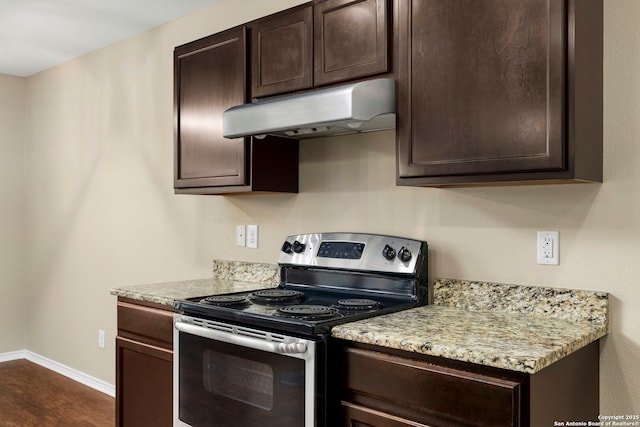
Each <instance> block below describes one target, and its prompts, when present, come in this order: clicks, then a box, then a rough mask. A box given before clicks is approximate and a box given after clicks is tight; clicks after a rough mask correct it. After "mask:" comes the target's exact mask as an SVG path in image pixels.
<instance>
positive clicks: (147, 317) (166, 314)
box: [118, 301, 173, 349]
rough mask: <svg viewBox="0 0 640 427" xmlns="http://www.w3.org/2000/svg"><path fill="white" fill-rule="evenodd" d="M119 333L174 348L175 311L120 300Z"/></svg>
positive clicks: (152, 343)
mask: <svg viewBox="0 0 640 427" xmlns="http://www.w3.org/2000/svg"><path fill="white" fill-rule="evenodd" d="M118 335H119V336H121V337H125V338H129V339H133V340H135V341H139V342H142V343H145V344H150V345H154V346H158V347H163V348H167V349H172V348H173V311H171V310H162V309H157V308H152V307H145V306H141V305H137V304H132V303H128V302H122V301H118Z"/></svg>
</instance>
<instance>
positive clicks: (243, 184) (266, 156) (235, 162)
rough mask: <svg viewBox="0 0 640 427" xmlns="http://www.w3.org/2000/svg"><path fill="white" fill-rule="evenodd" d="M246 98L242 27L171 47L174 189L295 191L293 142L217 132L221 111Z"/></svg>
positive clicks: (196, 191)
mask: <svg viewBox="0 0 640 427" xmlns="http://www.w3.org/2000/svg"><path fill="white" fill-rule="evenodd" d="M247 98H248V94H247V43H246V29H245V27H236V28H232V29H230V30H227V31H224V32H221V33H217V34H214V35H212V36H209V37H205V38H203V39H200V40H196V41H194V42H191V43H188V44H185V45H182V46H178V47H177V48H175V50H174V132H175V135H174V149H175V152H174V188H175V192H176V193H187V194H222V193H243V192H250V191H265V192H271V191H282V192H297V191H298V142H297V141H295V140H284V139H283V138H274V137H267V138H265V139H264V140H254V139H252V138H237V139H227V138H224V137H223V136H222V113H223V112H224V111H225V110H226V109H227V108H230V107H232V106H235V105H239V104H244V103H245V102H246V101H247Z"/></svg>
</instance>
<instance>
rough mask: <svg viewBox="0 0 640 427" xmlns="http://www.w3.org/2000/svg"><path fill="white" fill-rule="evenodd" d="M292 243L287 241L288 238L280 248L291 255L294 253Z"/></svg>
mask: <svg viewBox="0 0 640 427" xmlns="http://www.w3.org/2000/svg"><path fill="white" fill-rule="evenodd" d="M292 246H293V245H292V244H291V243H289V242H287V241H286V240H285V241H284V243H283V244H282V248H280V250H281V251H282V252H284V253H285V254H289V255H291V254H292V253H293V248H292Z"/></svg>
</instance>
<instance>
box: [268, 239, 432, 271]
mask: <svg viewBox="0 0 640 427" xmlns="http://www.w3.org/2000/svg"><path fill="white" fill-rule="evenodd" d="M426 252H427V242H425V241H421V240H415V239H408V238H404V237H396V236H385V235H380V234H365V233H314V234H298V235H293V236H289V237H287V238H286V240H285V241H284V243H283V244H282V247H281V251H280V256H279V258H278V263H279V264H289V265H299V266H313V267H326V268H335V269H348V270H362V271H380V272H386V273H409V274H415V273H416V268H417V266H418V265H420V264H421V262H422V259H423V258H424V257H425V256H426Z"/></svg>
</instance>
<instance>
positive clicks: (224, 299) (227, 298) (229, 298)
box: [200, 295, 249, 307]
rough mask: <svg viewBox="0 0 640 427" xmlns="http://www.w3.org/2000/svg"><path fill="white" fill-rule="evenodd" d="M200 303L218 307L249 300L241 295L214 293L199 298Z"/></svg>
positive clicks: (242, 303)
mask: <svg viewBox="0 0 640 427" xmlns="http://www.w3.org/2000/svg"><path fill="white" fill-rule="evenodd" d="M200 303H202V304H209V305H217V306H220V307H231V306H241V305H246V304H249V300H248V299H247V297H246V296H243V295H214V296H210V297H207V298H203V299H201V300H200Z"/></svg>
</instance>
